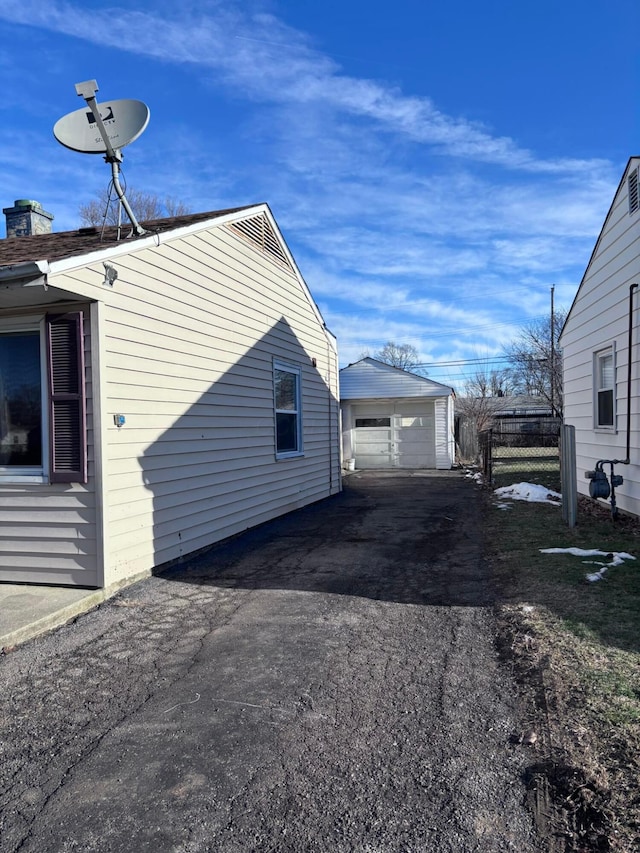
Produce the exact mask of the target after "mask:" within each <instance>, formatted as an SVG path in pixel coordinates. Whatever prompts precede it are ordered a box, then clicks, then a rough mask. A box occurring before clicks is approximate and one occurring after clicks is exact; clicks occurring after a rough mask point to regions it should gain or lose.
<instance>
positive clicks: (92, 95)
mask: <svg viewBox="0 0 640 853" xmlns="http://www.w3.org/2000/svg"><path fill="white" fill-rule="evenodd" d="M97 91H98V84H97V82H96V81H95V80H87V81H86V82H85V83H76V92H77V93H78V95H80V97H82V98H84V99H85V101H86V102H87V106H88V107H89V109H90V110H91V112H92V113H93V117H94V119H95V120H96V124H97V125H98V130H99V131H100V136H101V137H102V140H103V142H104V145H105V148H106V151H107V153H106V155H105V158H104V159H105V160H106V161H107V163H111V177H112V179H113V185H114V187H115V188H116V193H117V194H118V198H119V199H120V201H121V202H122V206H123V207H124V209H125V212H126V214H127V216H128V217H129V220H130V222H131V225H132V226H133V230H134V233H135V234H136V235H138V236H140V235H141V234H146V233H147V232H146V231H145V230H144V228H143V227H142V226H141V225H140V224H139V222H138V220H137V219H136V217H135V215H134V213H133V211H132V210H131V206H130V204H129V202H128V201H127V199H126V197H125V194H124V190H123V189H122V187H121V186H120V163H122V152H121V151H118V150H116V149H115V148H114V147H113V146H112V145H111V141H110V139H109V135H108V133H107V129H106V127H105V126H104V122H103V121H102V116H101V115H100V110H99V109H98V104H97V103H96V92H97Z"/></svg>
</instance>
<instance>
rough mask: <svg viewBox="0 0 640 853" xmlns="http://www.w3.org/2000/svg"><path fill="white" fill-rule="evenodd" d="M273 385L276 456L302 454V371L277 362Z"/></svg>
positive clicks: (274, 367) (274, 366)
mask: <svg viewBox="0 0 640 853" xmlns="http://www.w3.org/2000/svg"><path fill="white" fill-rule="evenodd" d="M273 384H274V399H275V415H276V455H277V456H279V457H285V456H295V455H299V454H300V453H302V411H301V399H302V395H301V389H300V369H299V368H298V367H292V366H291V365H288V364H282V363H280V362H275V363H274V365H273Z"/></svg>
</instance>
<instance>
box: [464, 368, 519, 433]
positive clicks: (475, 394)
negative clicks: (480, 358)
mask: <svg viewBox="0 0 640 853" xmlns="http://www.w3.org/2000/svg"><path fill="white" fill-rule="evenodd" d="M513 390H514V386H513V381H512V376H511V372H510V371H509V370H508V369H504V370H481V369H479V370H477V371H476V372H475V373H474V374H473V376H471V377H470V378H469V379H467V380H466V382H465V383H464V386H463V394H462V395H461V396H459V397H457V398H456V410H457V411H458V412H459V413H460V414H461V415H465V416H466V417H467V418H468V419H469V420H470V421H472V422H473V423H474V424H475V427H476V429H477V431H478V432H482V431H483V430H485V429H489V428H490V427H491V424H492V421H493V418H494V417H495V415H496V414H498V412H500V411H502V410H503V409H505V408H507V407H508V406H509V405H510V403H509V400H508V397H509V395H510V394H511V393H513Z"/></svg>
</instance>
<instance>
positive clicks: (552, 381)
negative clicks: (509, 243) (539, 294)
mask: <svg viewBox="0 0 640 853" xmlns="http://www.w3.org/2000/svg"><path fill="white" fill-rule="evenodd" d="M554 289H555V284H552V285H551V360H550V361H551V363H550V368H549V374H550V375H549V379H550V386H551V389H550V390H551V414H552V415H555V413H556V406H555V400H554V396H555V395H554V386H555V379H556V377H555V366H556V358H555V340H554V339H555V329H554V326H555V322H554V318H553V291H554Z"/></svg>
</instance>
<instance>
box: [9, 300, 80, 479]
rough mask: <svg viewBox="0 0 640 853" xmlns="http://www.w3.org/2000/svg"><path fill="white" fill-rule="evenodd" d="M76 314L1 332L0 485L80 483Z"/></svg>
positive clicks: (13, 324) (18, 322) (28, 321)
mask: <svg viewBox="0 0 640 853" xmlns="http://www.w3.org/2000/svg"><path fill="white" fill-rule="evenodd" d="M82 349H83V348H82V314H81V313H80V312H75V313H71V314H58V315H48V316H47V317H45V318H43V317H33V318H25V319H11V320H6V321H3V322H2V323H1V324H0V480H2V481H5V482H7V481H15V482H41V483H46V482H63V483H68V482H86V426H85V402H84V359H83V352H82Z"/></svg>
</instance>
